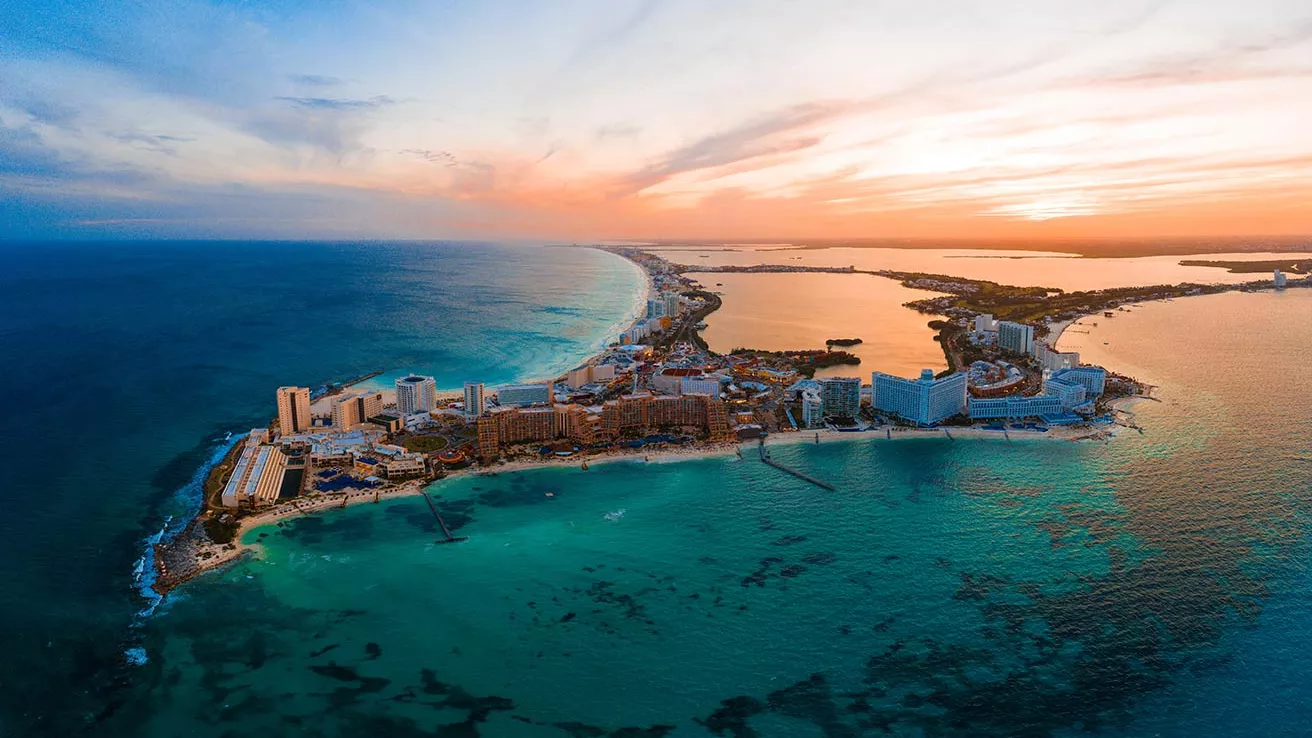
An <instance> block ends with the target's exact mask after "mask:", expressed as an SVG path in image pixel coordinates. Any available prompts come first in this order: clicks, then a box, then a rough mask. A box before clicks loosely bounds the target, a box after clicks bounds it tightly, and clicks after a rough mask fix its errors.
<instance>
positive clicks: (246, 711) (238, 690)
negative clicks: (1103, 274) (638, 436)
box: [118, 292, 1312, 736]
mask: <svg viewBox="0 0 1312 738" xmlns="http://www.w3.org/2000/svg"><path fill="white" fill-rule="evenodd" d="M1308 314H1312V293H1306V292H1298V293H1294V292H1290V293H1285V294H1279V295H1276V294H1269V293H1268V294H1248V295H1222V296H1215V297H1208V298H1200V299H1197V300H1178V301H1175V302H1173V303H1169V304H1167V303H1163V304H1158V305H1154V306H1151V307H1149V308H1142V309H1136V310H1134V311H1132V312H1131V314H1129V315H1126V316H1123V319H1122V318H1121V317H1118V318H1117V319H1116V320H1113V321H1106V322H1101V323H1100V325H1099V326H1098V327H1097V328H1096V329H1092V330H1094V331H1096V332H1097V333H1091V334H1088V336H1089V337H1093V338H1088V337H1086V336H1084V335H1082V334H1075V335H1076V336H1078V337H1079V338H1080V339H1082V340H1091V341H1094V343H1095V345H1096V346H1097V347H1098V348H1097V349H1095V348H1092V347H1086V348H1085V349H1084V350H1086V351H1088V352H1089V353H1090V354H1091V355H1092V354H1095V353H1096V354H1097V356H1096V358H1097V359H1099V360H1103V361H1105V362H1107V363H1108V365H1109V366H1112V367H1113V368H1116V367H1117V366H1118V363H1117V362H1118V360H1120V359H1122V358H1124V359H1125V362H1124V363H1125V364H1126V365H1131V364H1132V365H1133V366H1134V367H1135V369H1136V371H1137V372H1139V373H1141V378H1143V379H1145V380H1147V381H1151V382H1153V383H1155V384H1158V385H1159V386H1160V388H1159V390H1158V394H1159V396H1160V397H1161V400H1162V402H1160V403H1152V402H1148V403H1140V404H1138V405H1137V406H1136V407H1135V412H1136V414H1137V418H1138V422H1139V423H1140V424H1142V425H1143V426H1145V427H1146V428H1147V431H1146V432H1145V433H1144V434H1143V435H1139V434H1137V433H1128V434H1126V435H1123V436H1122V437H1121V438H1119V439H1117V440H1116V441H1115V442H1113V443H1111V444H1069V443H1060V442H1046V441H1040V440H1030V441H1021V440H1018V441H1015V442H1010V443H1009V442H1007V441H1005V440H1001V439H995V440H978V441H976V440H959V441H948V440H945V439H935V440H916V441H894V442H887V441H880V440H878V439H877V438H870V439H865V440H858V441H850V442H834V443H827V444H823V445H820V446H812V445H805V444H802V445H797V446H791V447H779V448H778V449H777V450H776V451H775V457H776V458H777V459H779V460H781V461H783V462H784V463H788V464H792V465H796V466H797V467H798V468H800V469H802V470H804V471H806V472H808V473H810V474H812V475H814V476H817V477H819V478H821V479H824V480H826V481H829V482H831V483H833V484H834V485H835V486H836V487H837V491H836V492H827V491H825V490H822V489H819V488H817V487H813V486H810V485H807V484H805V483H803V482H801V481H799V480H797V479H795V478H793V477H790V476H786V475H783V474H780V473H778V472H776V471H774V470H772V469H770V468H768V467H765V466H764V465H761V464H759V463H758V462H754V461H752V460H751V458H750V456H749V457H748V459H747V460H745V461H744V460H738V459H736V458H733V457H725V458H715V459H709V460H703V461H690V462H682V463H668V464H651V465H647V464H642V463H636V462H623V463H612V464H601V465H596V466H594V467H593V469H592V470H591V471H588V472H582V471H578V470H572V469H569V470H566V469H548V470H539V471H532V472H523V473H516V474H499V475H496V476H485V477H466V478H463V479H459V480H452V481H448V482H442V483H438V484H436V485H434V486H433V487H432V491H433V492H434V493H435V494H437V495H438V496H439V504H440V506H441V508H442V509H443V511H444V515H446V517H447V519H448V521H449V522H452V523H454V524H455V525H457V526H458V527H459V531H460V534H462V535H468V536H469V537H470V541H469V542H468V543H464V544H459V545H450V546H443V545H434V543H433V540H434V538H435V537H436V529H435V527H434V523H433V520H432V517H431V515H429V513H428V512H427V510H426V507H425V506H424V503H423V502H422V500H418V499H411V500H404V501H393V502H388V503H384V504H380V505H377V506H361V507H357V508H352V509H349V510H346V511H343V512H340V513H336V514H331V515H325V516H323V517H320V518H304V519H298V520H294V521H289V522H287V523H285V524H284V525H282V526H281V527H273V528H267V529H263V530H259V531H253V532H252V533H251V534H250V535H251V536H252V537H253V538H255V539H259V538H260V537H261V536H263V539H262V540H263V542H264V544H265V546H266V549H267V555H266V557H265V558H264V559H263V560H258V561H248V562H245V563H243V564H241V565H239V566H237V567H234V568H232V569H230V570H228V571H226V572H224V573H222V574H219V575H216V576H212V577H208V578H206V579H203V580H200V581H197V582H195V583H193V584H192V585H189V586H188V587H186V588H185V589H184V591H183V596H182V597H180V598H178V599H177V600H176V601H174V602H172V603H171V604H170V605H168V606H167V608H166V609H165V610H164V611H163V612H162V614H161V615H160V616H158V617H156V618H154V619H153V620H151V622H150V625H149V627H148V628H147V630H146V634H145V639H144V643H145V647H146V649H147V651H148V653H149V654H150V656H151V660H150V662H149V664H148V665H147V666H146V667H143V669H142V670H141V672H140V675H139V677H138V678H137V679H136V680H135V684H134V686H133V690H134V691H133V692H132V698H131V699H130V700H129V702H128V706H127V707H125V708H124V710H123V712H122V713H120V715H119V716H118V719H119V720H122V721H123V722H122V723H118V725H129V724H131V725H133V726H134V730H138V731H140V734H146V735H161V736H162V735H176V734H178V733H180V732H186V731H193V732H194V734H197V735H221V734H225V733H227V732H233V733H238V734H240V733H258V732H269V731H281V732H289V731H290V732H295V731H298V730H300V731H307V732H308V731H309V730H311V729H312V730H313V731H315V732H316V734H327V735H350V734H359V733H361V732H374V733H386V734H388V735H410V734H414V735H419V734H425V735H433V734H434V733H436V734H437V735H489V736H491V735H497V736H499V735H526V736H533V735H543V736H558V735H565V736H571V735H573V736H584V735H690V736H691V735H734V736H750V735H760V736H776V735H778V736H792V735H817V736H820V735H823V736H849V735H859V734H866V733H873V734H880V733H884V732H885V731H886V732H887V733H891V734H894V735H972V736H977V735H984V736H989V735H996V736H1010V735H1085V734H1093V733H1095V732H1099V731H1101V734H1103V735H1118V736H1119V735H1124V736H1139V735H1170V736H1186V735H1194V736H1198V735H1202V736H1232V735H1241V734H1249V735H1297V734H1299V732H1300V731H1301V730H1302V729H1303V726H1304V725H1305V720H1306V717H1307V716H1306V714H1305V708H1304V706H1303V705H1304V703H1303V701H1302V700H1301V692H1300V690H1301V688H1302V687H1301V685H1304V684H1306V682H1307V679H1308V677H1309V676H1312V674H1309V672H1310V671H1312V668H1309V667H1308V666H1307V664H1306V660H1305V659H1302V658H1300V656H1299V654H1300V653H1302V649H1304V647H1305V645H1306V641H1307V638H1308V636H1307V634H1308V633H1309V632H1312V621H1310V618H1312V615H1309V613H1310V612H1312V610H1309V609H1308V608H1307V607H1306V605H1307V604H1308V602H1307V599H1308V587H1307V584H1308V569H1307V565H1306V554H1307V546H1306V535H1305V534H1306V531H1307V522H1308V520H1307V513H1308V502H1309V500H1308V489H1309V483H1312V461H1309V460H1308V459H1309V455H1308V441H1307V436H1306V428H1307V425H1306V418H1307V417H1308V414H1309V411H1310V410H1312V386H1310V383H1312V377H1309V374H1308V373H1307V372H1306V371H1304V370H1303V367H1304V366H1305V365H1306V361H1307V358H1308V354H1307V349H1306V348H1305V347H1306V346H1308V345H1309V339H1312V325H1309V324H1308V322H1307V321H1306V320H1305V319H1304V318H1305V316H1306V315H1308ZM1258 316H1260V317H1261V318H1262V319H1261V320H1255V318H1256V317H1258ZM1204 328H1206V330H1204ZM1072 340H1074V339H1072ZM1104 341H1105V342H1106V343H1105V345H1104V343H1103V342H1104ZM548 493H550V495H551V496H548ZM621 509H622V510H624V514H623V515H622V516H617V517H616V516H613V517H616V519H607V518H606V515H607V513H613V512H616V511H619V510H621ZM136 721H141V723H137V722H136Z"/></svg>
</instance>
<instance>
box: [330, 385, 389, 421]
mask: <svg viewBox="0 0 1312 738" xmlns="http://www.w3.org/2000/svg"><path fill="white" fill-rule="evenodd" d="M332 408H333V426H334V427H336V428H338V429H340V430H346V429H348V428H351V427H352V426H356V425H359V424H361V423H366V422H368V421H369V419H370V418H372V417H374V416H376V415H378V414H379V413H381V412H382V411H383V393H381V392H365V393H361V394H358V395H348V396H346V397H341V398H338V399H336V400H334V401H333V404H332Z"/></svg>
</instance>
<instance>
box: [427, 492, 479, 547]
mask: <svg viewBox="0 0 1312 738" xmlns="http://www.w3.org/2000/svg"><path fill="white" fill-rule="evenodd" d="M421 494H423V496H424V502H427V503H428V509H429V510H430V511H431V512H432V513H433V517H435V518H437V524H438V525H440V526H442V535H444V536H446V538H443V539H439V540H437V541H435V543H459V542H461V541H468V540H469V536H453V535H451V529H450V528H448V527H447V526H446V521H445V520H443V519H442V514H441V513H439V512H438V511H437V505H435V504H433V498H432V497H429V496H428V493H427V492H423V493H421Z"/></svg>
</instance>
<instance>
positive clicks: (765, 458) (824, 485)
mask: <svg viewBox="0 0 1312 738" xmlns="http://www.w3.org/2000/svg"><path fill="white" fill-rule="evenodd" d="M758 451H759V452H760V454H761V461H762V462H764V463H765V464H767V465H769V466H772V467H774V468H776V469H778V470H779V471H781V472H784V473H785V474H792V475H793V476H795V477H797V478H798V479H800V480H802V481H804V482H810V483H811V484H814V485H815V486H817V487H820V488H821V489H827V490H829V491H830V492H834V491H836V490H835V489H834V485H832V484H829V483H828V482H822V481H820V480H819V479H816V478H815V477H813V476H811V475H810V474H803V473H802V472H800V471H798V470H796V469H792V468H790V467H787V466H784V465H783V464H780V463H779V462H777V461H775V460H774V459H772V458H770V452H769V451H767V450H766V448H765V439H764V438H762V439H761V445H760V446H759V447H758Z"/></svg>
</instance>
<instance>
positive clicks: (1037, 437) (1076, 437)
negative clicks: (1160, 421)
mask: <svg viewBox="0 0 1312 738" xmlns="http://www.w3.org/2000/svg"><path fill="white" fill-rule="evenodd" d="M1145 399H1156V398H1147V397H1141V396H1135V397H1126V398H1122V399H1121V400H1117V404H1120V403H1125V402H1133V401H1138V400H1145ZM1117 410H1118V411H1121V412H1127V411H1124V410H1121V408H1119V407H1118V408H1117ZM1132 421H1133V415H1132V414H1131V422H1132ZM1118 427H1121V428H1123V427H1131V428H1133V427H1135V426H1133V425H1129V426H1126V425H1121V424H1119V423H1118V424H1116V425H1114V426H1109V427H1105V428H1097V429H1092V430H1091V429H1088V428H1080V429H1078V430H1076V429H1070V428H1051V429H1049V430H1048V431H1047V432H1038V431H1033V430H1013V429H1010V428H1006V429H1003V430H988V429H986V428H981V427H970V426H962V427H958V428H914V427H909V426H884V427H882V428H878V429H871V430H868V431H839V430H834V429H832V428H824V429H818V430H810V431H795V432H786V433H777V434H773V435H770V436H768V437H766V438H765V443H764V445H765V447H767V448H769V447H772V446H785V447H786V446H797V445H821V444H828V443H850V442H854V441H867V442H870V443H892V442H897V441H916V440H921V441H931V440H946V441H956V440H968V441H971V440H973V441H989V440H993V441H1000V442H1003V443H1011V442H1017V441H1065V442H1068V443H1078V442H1084V441H1102V440H1108V439H1110V438H1112V437H1114V436H1115V435H1116V434H1117V428H1118ZM817 437H818V438H819V441H818V443H817V440H816V438H817ZM756 445H757V443H755V442H752V441H734V442H725V443H718V444H710V445H692V444H689V445H687V446H669V447H662V448H658V449H654V450H650V451H637V450H627V451H618V450H617V451H606V452H602V453H599V454H595V455H591V456H570V457H564V458H557V457H550V458H545V459H517V460H514V461H507V462H503V463H501V464H498V465H497V466H493V467H487V468H483V467H469V468H466V469H460V470H456V471H452V472H448V473H447V474H446V475H445V476H443V477H440V478H438V479H428V480H411V481H407V482H404V483H402V484H400V485H398V486H397V487H394V488H390V489H386V490H369V491H367V490H355V491H351V492H341V493H332V494H329V495H323V496H315V497H300V498H296V499H295V500H293V501H291V502H287V503H283V504H281V505H278V506H276V507H272V508H269V509H266V510H263V511H261V512H258V513H255V514H252V515H249V516H246V517H243V518H241V519H240V520H239V521H238V524H237V528H236V532H235V533H234V534H233V538H232V541H231V542H230V543H214V542H209V543H207V544H199V545H194V547H193V550H192V551H191V552H189V553H190V555H191V556H192V557H193V558H194V559H195V566H194V568H191V569H188V570H185V571H183V572H179V573H176V574H174V575H173V576H170V574H169V570H168V568H167V566H163V569H162V571H160V573H159V577H158V578H157V579H156V582H155V584H154V585H153V589H154V590H155V591H156V592H157V593H158V594H160V595H167V594H168V592H169V591H170V590H172V589H174V588H176V587H178V586H180V585H182V584H184V583H186V582H188V581H190V580H192V579H195V578H196V577H198V576H200V575H202V574H205V573H206V572H209V571H213V570H215V569H219V568H222V567H224V566H226V565H228V564H232V563H235V562H237V561H238V560H240V559H242V558H243V557H245V556H248V555H253V556H255V557H257V558H259V557H262V556H263V552H264V547H263V546H261V545H260V544H259V543H258V542H255V543H243V542H242V538H243V537H245V536H246V535H247V534H248V533H250V532H251V531H252V530H254V529H256V528H261V527H264V526H268V525H275V524H277V523H279V522H280V521H283V520H287V519H289V518H296V517H300V516H308V515H316V514H320V513H324V512H329V511H332V510H338V509H344V508H347V507H352V506H355V505H362V504H378V503H382V502H386V501H388V500H399V499H407V498H411V497H418V496H419V495H421V494H423V493H426V492H438V491H440V490H434V488H435V487H437V486H439V485H441V484H442V483H443V482H447V481H450V480H454V479H461V478H464V477H490V476H499V475H501V474H517V473H522V472H533V471H540V470H543V469H564V470H571V471H576V472H581V473H586V471H587V470H584V469H582V468H580V467H581V466H582V464H583V463H584V462H586V463H587V464H588V466H595V465H600V464H608V463H620V462H629V463H643V464H670V463H678V462H683V461H702V460H706V459H714V458H722V457H732V456H735V455H738V456H740V458H741V460H744V461H748V460H754V458H753V457H752V453H754V452H755V450H756ZM198 520H199V518H196V519H193V521H192V522H191V523H189V524H188V525H187V527H186V528H184V529H183V531H182V532H181V533H179V534H178V537H179V538H181V537H182V536H185V535H188V534H189V533H190V532H191V531H192V530H193V526H194V524H195V523H196V522H197V521H198ZM162 546H164V544H156V550H157V555H156V563H157V566H160V565H163V562H164V558H163V556H162V555H161V554H162V553H163V552H162V551H160V547H162Z"/></svg>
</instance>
